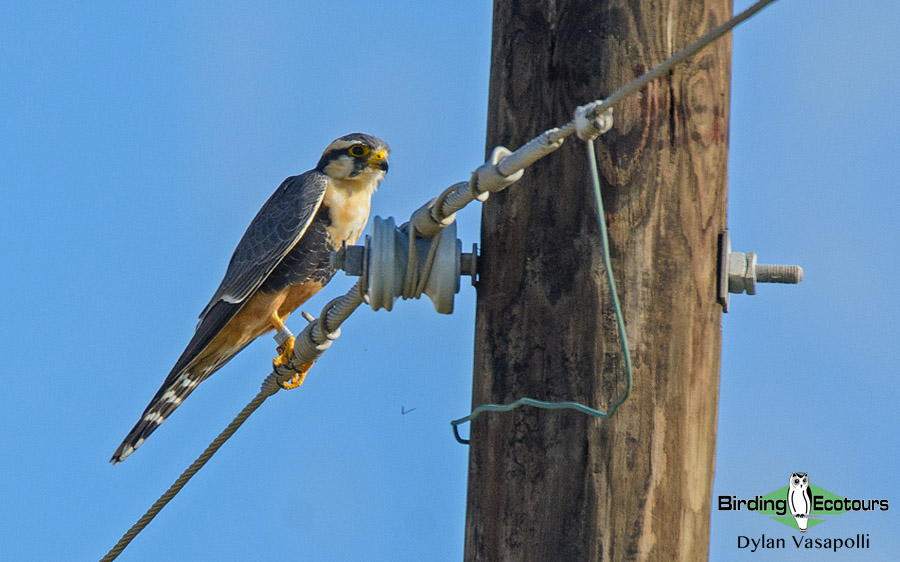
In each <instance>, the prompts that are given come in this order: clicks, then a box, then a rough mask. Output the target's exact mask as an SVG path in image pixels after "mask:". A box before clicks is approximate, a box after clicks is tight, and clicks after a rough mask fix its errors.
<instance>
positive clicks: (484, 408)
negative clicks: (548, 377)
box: [450, 140, 634, 445]
mask: <svg viewBox="0 0 900 562" xmlns="http://www.w3.org/2000/svg"><path fill="white" fill-rule="evenodd" d="M586 144H587V152H588V161H589V163H590V167H591V181H592V183H593V185H594V199H595V202H596V204H597V220H598V222H599V223H600V240H601V245H602V247H603V267H604V269H606V280H607V282H608V283H609V292H610V295H612V303H613V310H614V311H615V313H616V327H617V328H618V330H619V341H620V342H621V343H622V354H623V355H624V356H625V376H626V381H625V394H623V395H622V396H621V397H620V398H618V399H617V400H616V401H615V402H613V404H612V408H610V410H609V412H608V413H607V412H603V411H601V410H595V409H594V408H591V407H590V406H585V405H584V404H581V403H579V402H545V401H543V400H535V399H534V398H519V399H518V400H516V401H515V402H513V403H512V404H483V405H481V406H478V407H477V408H475V409H474V410H473V411H472V413H471V414H469V415H468V416H466V417H464V418H460V419H458V420H453V421H451V422H450V425H451V426H453V436H454V437H455V438H456V440H457V441H459V442H460V443H462V444H464V445H465V444H468V443H469V440H468V439H463V438H462V437H460V436H459V428H458V426H459V425H460V424H463V423H466V422H467V421H472V420H474V419H475V418H477V417H478V415H479V414H481V413H482V412H508V411H510V410H514V409H516V408H518V407H519V406H534V407H535V408H544V409H547V410H562V409H570V410H577V411H579V412H582V413H585V414H588V415H591V416H596V417H598V418H601V419H607V418H609V417H611V416H612V415H613V414H615V413H616V410H618V409H619V406H621V405H622V404H623V403H624V402H625V401H626V400H628V397H629V396H630V395H631V386H632V383H633V381H634V375H633V374H632V369H631V352H630V351H629V349H628V336H627V335H626V334H625V315H624V314H622V305H621V303H620V302H619V295H618V293H617V291H616V280H615V279H614V278H613V271H612V259H611V258H610V257H609V235H608V234H607V232H606V213H605V212H604V211H603V198H602V197H601V195H600V174H599V172H598V171H597V154H596V152H595V151H594V141H592V140H591V141H587V143H586Z"/></svg>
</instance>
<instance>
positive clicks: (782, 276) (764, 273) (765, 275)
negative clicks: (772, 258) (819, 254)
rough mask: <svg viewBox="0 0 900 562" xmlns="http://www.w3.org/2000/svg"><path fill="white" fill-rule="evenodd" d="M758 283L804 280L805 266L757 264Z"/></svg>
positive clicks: (792, 282) (788, 282) (790, 282)
mask: <svg viewBox="0 0 900 562" xmlns="http://www.w3.org/2000/svg"><path fill="white" fill-rule="evenodd" d="M756 281H757V283H787V284H794V283H799V282H801V281H803V268H802V267H800V266H799V265H769V264H757V265H756Z"/></svg>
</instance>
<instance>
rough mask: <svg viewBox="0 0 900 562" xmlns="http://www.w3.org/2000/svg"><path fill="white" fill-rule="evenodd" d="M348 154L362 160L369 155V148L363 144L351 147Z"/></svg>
mask: <svg viewBox="0 0 900 562" xmlns="http://www.w3.org/2000/svg"><path fill="white" fill-rule="evenodd" d="M348 152H349V153H350V156H353V157H354V158H362V157H363V156H365V155H367V154H368V153H369V147H368V146H365V145H363V144H354V145H353V146H351V147H350V150H348Z"/></svg>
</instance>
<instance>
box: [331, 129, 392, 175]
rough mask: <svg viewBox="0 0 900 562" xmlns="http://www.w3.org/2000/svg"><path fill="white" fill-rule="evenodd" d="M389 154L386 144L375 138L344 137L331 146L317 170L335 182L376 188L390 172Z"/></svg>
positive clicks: (389, 150)
mask: <svg viewBox="0 0 900 562" xmlns="http://www.w3.org/2000/svg"><path fill="white" fill-rule="evenodd" d="M390 152H391V148H390V147H389V146H388V144H387V143H386V142H384V141H383V140H381V139H379V138H376V137H373V136H372V135H366V134H363V133H353V134H350V135H344V136H343V137H341V138H339V139H335V140H334V141H332V143H331V144H329V145H328V148H326V149H325V152H323V153H322V158H320V159H319V163H318V165H316V170H318V171H320V172H322V173H324V174H326V175H328V176H329V177H330V178H332V179H335V180H342V181H346V180H350V181H358V182H360V183H362V184H374V185H376V186H377V185H378V183H379V182H380V181H381V180H383V179H384V175H385V174H386V173H387V169H388V154H390Z"/></svg>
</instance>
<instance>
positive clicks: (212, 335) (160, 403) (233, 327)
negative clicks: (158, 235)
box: [111, 133, 390, 464]
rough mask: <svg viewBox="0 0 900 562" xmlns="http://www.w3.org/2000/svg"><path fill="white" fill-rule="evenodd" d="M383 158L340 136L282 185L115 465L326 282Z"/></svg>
mask: <svg viewBox="0 0 900 562" xmlns="http://www.w3.org/2000/svg"><path fill="white" fill-rule="evenodd" d="M389 151H390V148H389V147H388V145H387V143H385V142H384V141H382V140H380V139H377V138H375V137H373V136H370V135H365V134H362V133H354V134H351V135H346V136H343V137H341V138H339V139H337V140H335V141H334V142H332V143H331V144H330V145H328V148H326V149H325V152H323V153H322V158H321V159H320V160H319V163H318V164H317V165H316V167H315V168H314V169H312V170H310V171H308V172H305V173H303V174H300V175H299V176H293V177H290V178H287V179H286V180H284V182H282V184H281V185H280V186H279V187H278V189H277V190H275V193H273V194H272V196H271V197H269V200H268V201H266V203H265V204H264V205H263V207H262V209H260V210H259V212H258V213H257V214H256V217H254V219H253V222H251V223H250V226H249V227H247V232H245V233H244V236H243V238H241V241H240V242H239V243H238V246H237V248H236V249H235V250H234V255H232V256H231V262H229V264H228V270H227V271H226V272H225V278H224V279H223V280H222V284H221V285H220V286H219V288H218V289H217V290H216V293H215V295H213V298H212V300H211V301H209V304H208V305H206V308H204V309H203V312H201V313H200V322H199V323H198V324H197V329H196V331H195V333H194V337H193V338H191V341H190V343H188V345H187V348H186V349H185V350H184V352H183V353H182V354H181V357H179V358H178V361H176V362H175V366H174V367H172V370H171V372H169V376H167V377H166V381H165V382H164V383H163V385H162V387H160V389H159V391H157V393H156V396H154V397H153V399H152V400H151V401H150V404H149V405H148V406H147V409H146V410H144V413H143V415H141V419H140V420H139V421H138V422H137V424H135V426H134V428H132V430H131V431H130V432H129V433H128V436H127V437H125V440H124V441H122V444H121V445H119V448H118V449H116V452H115V453H114V454H113V456H112V459H111V462H112V463H113V464H115V463H118V462H121V461H123V460H125V457H127V456H128V455H130V454H131V453H133V452H134V450H135V449H137V448H138V447H139V446H140V445H141V443H143V442H144V440H145V439H146V438H147V436H149V435H150V434H151V433H153V431H154V430H155V429H156V428H157V427H159V424H161V423H162V422H163V421H165V419H166V418H167V417H169V414H171V413H172V411H173V410H175V408H177V407H178V405H179V404H181V402H182V401H183V400H184V399H185V398H187V396H188V394H190V393H191V391H193V390H194V388H196V387H197V385H198V384H200V382H201V381H203V379H205V378H206V377H208V376H210V375H211V374H213V373H214V372H216V370H217V369H219V368H220V367H222V366H223V365H224V364H225V363H227V362H228V360H229V359H231V358H232V357H234V356H235V355H236V354H237V353H238V352H239V351H240V350H242V349H243V348H244V347H246V346H247V345H248V344H249V343H250V342H252V341H253V340H254V339H256V338H258V337H259V336H261V335H263V334H265V333H266V332H269V331H272V330H275V329H280V328H281V327H282V326H284V321H285V319H286V318H287V317H288V315H289V314H290V313H291V312H293V311H294V310H296V309H297V307H299V306H300V305H301V304H303V303H304V302H305V301H306V300H307V299H309V298H310V297H312V296H313V295H314V294H316V293H317V292H319V291H320V290H321V289H322V287H324V286H325V285H326V284H327V283H328V281H329V280H330V279H331V277H332V276H333V275H334V272H335V270H334V268H332V267H331V265H330V263H329V254H330V253H331V252H332V251H334V250H337V249H339V248H340V247H341V245H342V244H343V243H344V242H346V243H347V244H353V243H354V242H356V240H357V239H358V238H359V236H360V234H362V231H363V229H364V228H365V226H366V221H367V220H368V219H369V205H370V203H371V200H372V193H373V192H374V191H375V189H376V188H377V187H378V184H379V183H380V182H381V180H383V179H384V175H385V173H387V169H388V159H387V158H388V153H389ZM293 348H294V341H293V339H291V340H289V341H287V342H285V344H284V346H283V347H282V348H280V350H281V354H280V355H279V356H278V357H276V358H275V363H276V364H283V363H285V362H286V361H287V360H288V359H289V358H290V357H291V356H292V355H293ZM302 375H305V373H303V374H302ZM302 375H301V376H300V377H299V378H297V377H295V380H294V385H298V384H299V383H300V382H302Z"/></svg>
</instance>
